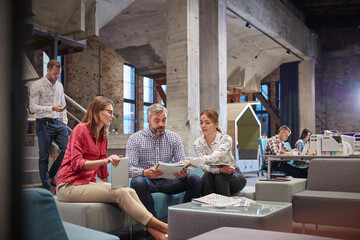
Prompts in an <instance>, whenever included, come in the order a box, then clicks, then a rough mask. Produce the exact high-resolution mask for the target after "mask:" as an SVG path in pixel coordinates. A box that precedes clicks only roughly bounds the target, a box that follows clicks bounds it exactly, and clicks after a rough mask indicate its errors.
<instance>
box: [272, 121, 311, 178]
mask: <svg viewBox="0 0 360 240" xmlns="http://www.w3.org/2000/svg"><path fill="white" fill-rule="evenodd" d="M290 134H291V131H290V128H289V127H288V126H285V125H284V126H281V127H280V128H279V130H278V134H277V135H275V136H273V137H271V138H270V139H269V141H268V142H267V144H266V148H265V155H293V153H294V152H296V153H297V149H296V148H294V149H292V150H291V151H289V150H288V149H287V148H286V146H285V144H284V141H286V140H287V139H288V137H289V136H290ZM266 164H267V161H266ZM271 167H272V170H275V171H281V172H285V173H287V174H288V175H290V176H292V177H294V178H307V175H308V172H307V169H303V168H297V167H293V166H291V165H289V164H288V163H286V162H284V161H272V164H271Z"/></svg>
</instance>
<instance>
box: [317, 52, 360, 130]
mask: <svg viewBox="0 0 360 240" xmlns="http://www.w3.org/2000/svg"><path fill="white" fill-rule="evenodd" d="M323 66H324V67H323V68H322V69H317V73H316V82H315V89H316V115H317V116H319V118H320V119H321V120H322V121H323V122H324V123H325V124H326V125H327V127H328V128H329V129H331V130H338V131H342V132H349V131H360V124H359V123H360V68H359V66H360V46H359V45H354V46H349V47H347V48H345V49H343V50H341V51H332V52H326V53H325V55H324V64H323ZM322 130H324V129H322V127H321V124H320V120H318V119H316V132H317V133H318V132H321V131H322Z"/></svg>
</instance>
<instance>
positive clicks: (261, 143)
mask: <svg viewBox="0 0 360 240" xmlns="http://www.w3.org/2000/svg"><path fill="white" fill-rule="evenodd" d="M268 141H269V139H268V138H259V148H260V153H261V155H265V149H266V144H267V143H268ZM284 144H285V147H286V148H287V149H288V150H291V149H292V148H291V146H290V143H289V142H285V143H284ZM292 162H293V161H290V162H288V164H290V165H292ZM260 172H261V175H262V176H264V173H267V169H266V168H265V158H264V157H262V158H261V168H260ZM271 174H272V175H276V176H287V174H286V173H285V172H279V171H273V172H272V173H271Z"/></svg>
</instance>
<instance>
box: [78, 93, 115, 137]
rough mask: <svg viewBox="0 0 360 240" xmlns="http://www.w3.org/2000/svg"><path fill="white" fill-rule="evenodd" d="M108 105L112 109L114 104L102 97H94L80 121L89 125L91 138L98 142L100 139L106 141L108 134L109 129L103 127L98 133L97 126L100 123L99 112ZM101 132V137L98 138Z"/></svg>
mask: <svg viewBox="0 0 360 240" xmlns="http://www.w3.org/2000/svg"><path fill="white" fill-rule="evenodd" d="M108 105H111V106H112V107H114V102H113V101H111V100H110V99H109V98H107V97H104V96H97V97H94V99H93V100H92V101H91V102H90V104H89V106H88V108H87V111H86V114H85V116H84V118H83V119H82V122H83V123H86V124H89V126H90V132H91V136H93V137H94V138H95V139H96V141H98V140H99V139H100V138H102V140H104V141H106V140H107V136H108V134H109V128H108V127H107V126H103V127H102V128H101V129H100V132H98V131H97V126H98V124H99V121H100V119H99V113H100V111H101V110H104V109H105V108H106V106H108ZM101 132H102V136H99V135H100V133H101Z"/></svg>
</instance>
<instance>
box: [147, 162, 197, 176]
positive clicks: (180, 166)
mask: <svg viewBox="0 0 360 240" xmlns="http://www.w3.org/2000/svg"><path fill="white" fill-rule="evenodd" d="M189 166H190V164H187V165H184V163H182V162H177V163H163V162H160V163H158V164H157V165H156V166H154V167H152V168H149V169H146V170H144V173H143V174H144V176H145V177H148V178H166V179H175V178H176V177H178V178H184V177H185V176H186V175H187V169H188V167H189Z"/></svg>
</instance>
